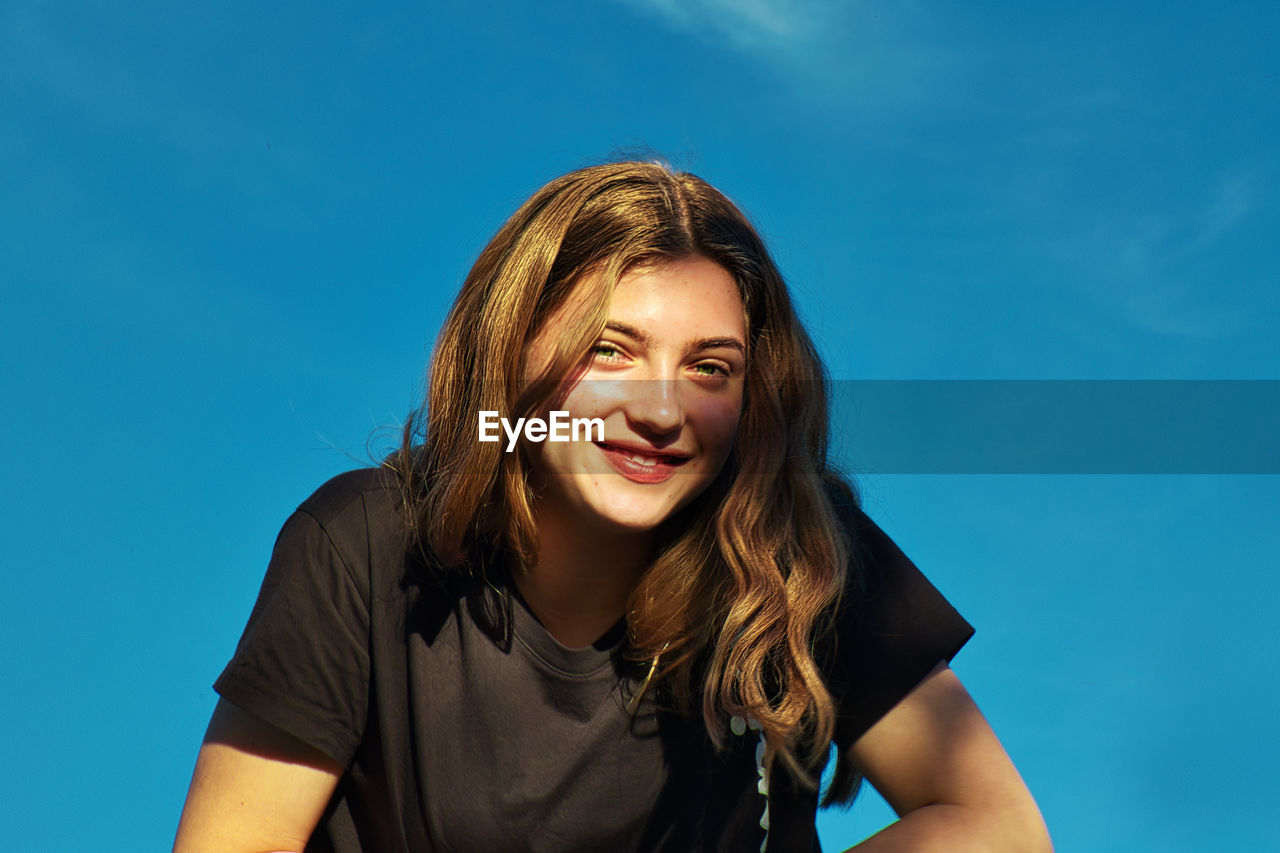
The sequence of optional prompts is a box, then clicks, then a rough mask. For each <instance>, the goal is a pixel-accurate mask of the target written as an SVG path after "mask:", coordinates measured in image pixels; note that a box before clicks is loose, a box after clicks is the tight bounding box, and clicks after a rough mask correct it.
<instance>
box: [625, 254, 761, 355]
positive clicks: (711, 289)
mask: <svg viewBox="0 0 1280 853" xmlns="http://www.w3.org/2000/svg"><path fill="white" fill-rule="evenodd" d="M608 314H609V319H610V320H617V321H622V322H625V323H627V324H629V325H638V326H643V327H646V331H647V332H648V333H649V334H651V335H653V336H655V337H662V336H664V333H668V334H670V333H677V332H682V331H684V332H691V331H696V332H697V334H698V335H700V336H707V335H715V336H734V337H739V338H744V337H745V335H746V316H745V309H744V306H743V302H742V295H741V293H740V292H739V288H738V283H737V281H736V280H735V279H734V277H733V276H732V275H731V274H730V273H729V271H728V270H726V269H725V268H724V267H722V266H720V265H719V264H717V263H715V262H714V261H712V260H709V259H707V258H703V257H694V258H684V259H681V260H678V261H672V262H670V263H665V264H662V265H660V266H653V265H650V266H643V267H638V268H635V269H632V270H630V271H629V272H627V273H626V274H624V275H623V276H622V277H621V278H620V279H619V280H618V283H617V285H615V287H614V289H613V297H612V298H611V299H610V301H609V307H608Z"/></svg>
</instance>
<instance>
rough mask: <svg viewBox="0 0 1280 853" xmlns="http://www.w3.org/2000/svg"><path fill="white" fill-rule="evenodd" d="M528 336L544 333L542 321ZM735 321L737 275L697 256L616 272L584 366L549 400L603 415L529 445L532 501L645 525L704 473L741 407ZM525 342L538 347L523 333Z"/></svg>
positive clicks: (716, 464)
mask: <svg viewBox="0 0 1280 853" xmlns="http://www.w3.org/2000/svg"><path fill="white" fill-rule="evenodd" d="M549 325H551V326H552V328H549V329H548V330H546V331H545V332H544V333H543V334H542V335H540V336H539V339H540V340H541V339H543V338H545V336H546V335H551V334H555V329H554V324H549ZM746 341H747V333H746V323H745V318H744V312H743V306H742V298H741V296H740V295H739V292H738V286H737V283H736V282H735V281H734V279H733V277H732V276H731V275H730V274H729V273H728V271H726V270H725V269H724V268H723V267H721V266H719V265H718V264H716V263H714V262H712V261H710V260H708V259H706V258H702V257H695V258H690V259H685V260H680V261H676V262H674V263H670V264H667V265H664V266H661V267H656V268H648V269H644V268H642V269H639V270H636V271H633V272H631V273H630V274H628V275H625V276H623V277H622V279H621V280H620V281H619V282H618V284H617V286H616V288H615V290H614V294H613V299H612V300H611V302H610V305H609V312H608V323H607V325H606V328H605V330H604V332H603V334H602V335H601V337H600V340H599V341H598V342H597V343H596V345H595V347H594V348H593V351H592V353H591V356H590V360H589V362H588V364H587V366H586V372H585V373H584V374H583V375H582V377H581V379H580V380H579V381H578V382H577V383H576V384H574V385H573V387H572V389H571V390H570V391H569V393H568V395H567V396H566V397H565V398H564V399H563V401H562V402H560V403H557V405H556V408H558V409H564V410H567V411H568V412H569V415H570V417H574V418H600V419H601V420H603V421H604V441H603V442H586V441H579V442H544V443H542V444H539V445H536V446H534V447H532V448H531V449H532V450H533V456H534V464H535V466H536V469H537V470H538V472H539V473H541V474H542V475H544V477H545V479H546V485H545V488H543V490H542V493H541V495H540V500H539V508H540V512H541V511H546V510H550V509H552V506H551V505H552V504H559V505H560V507H562V508H563V509H561V508H559V507H557V508H556V512H555V514H556V515H561V514H565V513H564V512H563V510H569V511H570V512H569V513H567V514H571V515H573V516H576V517H577V518H578V519H579V523H581V524H584V525H591V526H602V527H606V528H607V527H613V528H616V529H617V530H618V531H619V532H639V531H650V530H653V529H654V528H656V527H657V526H658V525H659V524H661V523H662V522H663V521H665V520H666V519H667V518H668V517H670V515H671V514H672V513H673V512H674V511H676V510H677V509H679V508H680V507H682V506H684V505H686V504H687V503H689V501H691V500H693V499H694V498H695V497H696V496H697V495H698V494H700V493H701V492H702V491H703V490H704V489H705V488H706V487H707V486H708V485H709V484H710V483H711V481H712V480H714V479H715V477H716V475H717V474H718V473H719V472H720V469H721V468H722V467H723V466H724V463H725V460H726V459H727V458H728V456H729V452H730V450H731V448H732V447H733V441H734V437H735V435H736V433H737V429H738V421H739V418H740V417H741V414H742V401H743V376H744V374H745V372H746ZM534 349H535V352H536V351H538V350H539V349H542V347H539V346H538V344H535V347H534Z"/></svg>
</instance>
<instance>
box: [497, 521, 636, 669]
mask: <svg viewBox="0 0 1280 853" xmlns="http://www.w3.org/2000/svg"><path fill="white" fill-rule="evenodd" d="M535 517H536V519H537V524H538V563H537V565H536V566H534V567H533V568H532V569H530V570H529V571H517V572H516V573H515V584H516V588H517V589H519V590H520V595H521V596H522V597H523V598H524V600H525V602H526V603H527V604H528V605H529V609H531V610H532V611H533V613H534V615H535V616H537V617H538V621H540V622H541V623H542V624H543V626H544V627H545V628H546V629H547V630H548V631H549V632H550V633H551V636H553V637H555V638H556V639H557V640H559V641H560V642H561V643H563V644H565V645H566V646H569V647H570V648H580V647H583V646H588V645H590V644H591V643H593V642H595V641H596V640H598V639H599V638H600V637H601V636H602V635H603V634H604V633H605V632H606V631H608V630H609V629H610V628H612V627H613V626H614V625H615V624H617V622H618V620H619V619H621V618H622V617H623V615H624V614H625V612H626V606H627V598H628V597H629V596H630V595H631V590H632V589H634V588H635V585H636V583H637V582H638V581H639V579H640V575H641V574H642V573H643V572H644V570H645V568H646V567H647V566H648V565H649V562H650V560H651V559H652V551H653V533H652V531H639V532H637V531H619V530H617V529H616V528H611V529H603V528H593V527H592V526H590V525H589V524H584V523H582V519H580V518H564V517H561V516H560V515H559V514H557V513H556V512H554V510H553V508H552V507H550V506H548V505H547V504H542V505H540V506H538V507H537V510H536V512H535Z"/></svg>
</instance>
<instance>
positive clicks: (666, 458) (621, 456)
mask: <svg viewBox="0 0 1280 853" xmlns="http://www.w3.org/2000/svg"><path fill="white" fill-rule="evenodd" d="M593 443H594V444H595V446H596V447H598V448H600V452H601V453H603V454H604V458H605V460H606V461H607V462H608V463H609V465H610V466H612V467H613V470H615V471H617V472H618V473H619V474H621V475H622V476H623V477H626V478H627V479H628V480H630V481H632V482H633V483H645V484H649V483H661V482H664V481H666V480H669V479H670V478H671V477H672V476H673V475H674V474H675V473H676V471H677V470H679V468H680V466H682V465H684V463H685V462H687V461H689V458H690V457H689V455H688V454H683V453H655V452H654V451H653V450H651V449H648V448H639V447H635V446H633V445H626V444H618V443H615V442H608V441H597V442H593ZM637 456H638V457H642V458H646V459H654V460H656V461H655V462H652V463H645V462H637V461H636V460H635V457H637Z"/></svg>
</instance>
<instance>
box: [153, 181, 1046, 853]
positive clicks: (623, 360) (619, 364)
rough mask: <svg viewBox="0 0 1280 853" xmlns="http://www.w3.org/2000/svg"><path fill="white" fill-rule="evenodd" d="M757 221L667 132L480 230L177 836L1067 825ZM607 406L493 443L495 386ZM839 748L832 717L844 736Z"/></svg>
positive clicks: (488, 845) (453, 846) (323, 513)
mask: <svg viewBox="0 0 1280 853" xmlns="http://www.w3.org/2000/svg"><path fill="white" fill-rule="evenodd" d="M826 407H827V401H826V390H825V381H824V378H823V371H822V368H821V365H820V364H819V362H818V359H817V357H816V354H815V351H814V348H813V346H812V344H811V342H810V340H809V338H808V336H807V335H806V333H805V332H804V330H803V328H802V327H801V325H800V323H799V321H798V319H797V318H796V316H795V314H794V312H793V309H792V307H791V303H790V299H789V296H788V294H787V290H786V286H785V284H784V283H783V281H782V279H781V277H780V275H779V273H778V271H777V269H776V267H775V265H774V264H773V261H772V260H771V259H770V257H769V255H768V253H767V252H766V250H765V248H764V246H763V244H762V243H761V241H760V238H759V237H758V235H757V234H756V232H755V231H754V229H753V228H752V227H751V226H750V224H749V223H748V222H747V220H746V219H745V217H744V216H743V215H742V213H741V212H740V211H739V210H738V209H737V208H736V207H735V206H734V205H733V204H732V203H731V202H729V201H728V200H727V199H726V198H725V197H724V196H723V195H721V194H720V193H719V192H718V191H717V190H715V189H714V188H712V187H711V186H710V185H708V184H707V183H705V182H704V181H702V180H700V179H698V178H696V177H694V176H691V175H687V174H676V173H672V172H671V171H669V170H668V169H666V168H664V167H662V166H659V165H655V164H650V163H617V164H611V165H605V166H597V167H592V168H588V169H583V170H581V171H578V172H574V173H571V174H569V175H566V176H564V177H561V178H559V179H557V180H555V181H552V182H551V183H550V184H548V185H547V186H545V187H543V188H542V189H541V190H539V191H538V192H537V193H535V194H534V196H533V197H532V198H531V199H529V201H527V202H526V203H525V204H524V205H523V206H522V207H521V208H520V210H518V211H517V212H516V213H515V215H513V216H512V218H511V219H510V220H509V221H508V222H507V223H506V224H505V225H504V226H503V227H502V229H501V230H500V231H499V232H498V234H497V235H496V236H495V237H494V238H493V240H492V241H491V242H490V243H489V245H488V246H487V247H486V248H485V249H484V251H483V252H482V253H481V255H480V257H479V259H478V260H477V261H476V264H475V266H474V267H473V268H472V270H471V273H470V275H469V276H468V277H467V280H466V282H465V283H464V285H463V287H462V291H461V293H460V294H459V296H458V298H457V301H456V302H455V304H454V307H453V310H452V312H451V313H450V316H449V318H448V320H447V321H446V323H445V326H444V329H443V330H442V332H441V335H440V338H439V340H438V343H437V346H436V351H435V354H434V356H433V359H432V365H431V370H430V376H429V381H428V395H427V401H426V404H425V405H424V407H423V410H422V411H421V412H420V413H419V415H418V416H417V417H415V418H414V419H412V420H411V421H410V423H409V424H408V425H407V426H406V429H405V440H404V445H403V447H402V448H401V450H400V451H399V452H398V453H397V454H396V455H395V456H394V457H393V458H392V459H390V460H389V461H388V462H387V463H386V464H385V465H384V466H383V467H381V468H378V469H369V470H365V471H356V472H352V473H349V474H345V475H342V476H340V477H338V478H336V479H334V480H333V481H331V482H329V483H328V484H326V485H325V486H323V487H321V489H320V490H319V491H318V492H316V494H315V495H313V496H312V497H311V498H309V499H308V500H307V501H305V502H304V503H303V504H302V506H301V507H299V509H298V510H297V512H295V513H294V515H293V516H292V517H291V518H290V519H289V521H288V522H287V523H286V524H285V527H284V529H283V530H282V531H281V534H280V537H279V539H278V540H277V543H276V548H275V551H274V553H273V556H272V560H271V564H270V566H269V568H268V572H267V577H266V580H265V581H264V583H263V588H262V592H261V594H260V596H259V598H258V602H257V604H256V605H255V607H254V610H253V613H252V615H251V616H250V619H249V624H248V626H247V628H246V629H245V632H244V635H243V637H242V639H241V641H240V644H239V646H238V647H237V649H236V653H235V656H234V658H233V659H232V661H231V663H230V664H229V665H228V666H227V668H226V670H225V671H224V672H223V674H222V676H221V677H220V678H219V679H218V681H217V684H216V688H217V690H218V692H219V693H220V694H221V697H222V698H221V699H220V701H219V703H218V706H217V708H216V710H215V712H214V716H213V720H212V722H211V723H210V727H209V732H208V734H207V735H206V738H205V743H204V745H203V746H202V748H201V750H200V755H199V759H198V761H197V764H196V770H195V775H194V778H193V781H192V786H191V791H190V793H189V795H188V799H187V804H186V808H185V809H184V812H183V816H182V821H181V824H180V826H179V829H178V839H177V843H176V849H177V850H180V851H203V850H217V851H231V850H246V851H247V850H255V851H262V850H303V849H305V850H308V851H322V850H323V851H343V852H344V853H345V851H384V850H385V851H446V850H447V851H479V850H484V851H490V850H493V851H520V850H537V851H543V850H546V851H560V850H582V851H588V850H600V851H615V850H616V851H631V850H635V851H652V850H668V851H695V850H706V851H711V850H725V851H729V850H734V851H736V850H750V851H753V853H754V851H757V850H769V851H784V850H797V851H809V850H814V849H817V839H816V834H815V831H814V814H815V810H816V808H817V805H818V801H819V792H818V777H819V775H820V774H821V771H822V768H823V766H824V764H825V763H826V762H827V761H828V756H829V752H832V751H833V752H834V756H835V758H834V760H835V762H836V768H835V774H834V778H833V781H832V782H831V784H830V786H829V788H828V790H827V791H826V793H825V799H826V801H827V802H847V801H848V800H850V799H851V798H852V796H853V794H854V793H855V792H856V789H857V783H858V781H859V780H860V779H861V778H862V777H864V776H865V777H866V778H867V779H869V780H870V781H871V782H872V783H873V784H874V785H875V786H876V787H877V788H878V789H879V790H880V791H881V792H882V793H883V794H884V795H885V797H886V799H887V800H888V801H889V802H890V804H891V805H893V806H894V808H895V809H896V810H897V811H898V813H899V814H900V815H901V816H902V819H901V820H899V821H898V822H897V823H895V824H894V825H892V826H890V827H888V828H887V829H885V830H884V831H882V832H881V833H879V834H877V835H876V836H874V837H873V838H871V839H868V840H867V841H865V842H863V844H861V845H858V848H857V849H859V850H866V851H873V850H947V851H963V850H1018V851H1037V850H1045V849H1049V841H1048V836H1047V834H1046V833H1045V830H1044V825H1043V822H1042V821H1041V819H1040V817H1039V813H1038V811H1037V809H1036V806H1035V803H1034V801H1033V800H1032V799H1031V796H1030V795H1029V794H1028V792H1027V790H1026V788H1025V786H1024V785H1023V783H1022V781H1021V779H1020V778H1019V776H1018V774H1017V771H1016V770H1015V769H1014V767H1013V765H1012V764H1011V763H1010V761H1009V759H1008V757H1007V756H1006V755H1005V753H1004V751H1003V749H1002V748H1001V746H1000V744H999V742H998V740H997V739H996V737H995V735H994V734H993V733H992V732H991V730H990V728H989V727H988V725H987V724H986V722H985V721H984V720H983V718H982V715H981V714H980V713H979V712H978V710H977V708H976V707H975V706H974V704H973V702H972V700H971V699H970V698H969V696H968V694H967V693H966V692H965V690H964V688H963V687H962V686H961V685H960V683H959V681H958V680H957V679H956V677H955V675H954V674H953V673H952V672H951V670H950V669H949V668H948V667H947V662H948V661H949V660H950V658H951V656H952V655H954V654H955V652H956V651H958V649H959V648H960V646H962V645H963V644H964V642H965V641H966V640H967V639H968V637H969V636H970V634H971V633H972V630H971V629H970V628H969V626H968V625H967V624H966V623H965V622H964V620H963V619H961V618H960V616H959V615H958V614H956V612H955V611H954V610H953V609H952V608H951V607H950V606H949V605H948V604H947V603H946V601H945V600H944V599H943V598H942V597H941V596H940V595H939V594H938V593H937V591H936V590H934V588H933V587H932V586H930V585H929V583H928V581H926V580H925V579H924V578H923V577H922V576H921V575H920V573H919V572H918V570H917V569H916V568H915V566H914V565H912V564H911V562H910V561H909V560H907V558H906V557H905V556H903V555H902V553H901V552H900V551H899V550H898V549H897V548H896V547H895V546H894V545H893V543H892V542H891V541H890V540H889V539H888V538H887V537H886V536H885V535H884V534H883V533H882V532H881V531H880V530H879V529H878V528H877V527H876V526H875V525H874V524H873V523H872V522H871V521H870V520H868V519H867V518H866V516H865V515H863V514H862V512H861V511H860V509H859V508H858V505H857V501H856V499H855V498H854V496H853V493H852V491H851V490H850V488H849V487H848V486H847V485H846V484H845V483H844V482H843V481H842V480H841V479H840V478H839V477H838V476H836V475H835V474H834V472H832V471H831V470H830V469H829V468H828V465H827V455H826V440H827V411H826ZM483 411H488V412H498V413H499V414H500V415H501V416H502V417H503V418H507V419H510V420H511V421H512V422H515V421H516V420H517V419H519V418H534V417H540V418H544V419H545V418H546V417H547V416H548V414H549V413H550V412H552V411H563V412H567V413H568V415H569V416H570V417H572V418H575V419H576V418H583V419H598V421H599V422H600V423H602V424H603V434H602V435H600V434H596V435H594V436H593V437H592V439H593V440H586V439H585V438H584V439H581V440H578V441H568V442H564V441H545V442H529V441H524V442H522V443H521V444H520V446H519V448H518V452H512V453H506V452H504V450H503V448H502V446H501V445H500V443H495V442H486V441H479V440H478V436H477V432H476V424H477V413H478V412H483ZM832 747H834V750H832Z"/></svg>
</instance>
